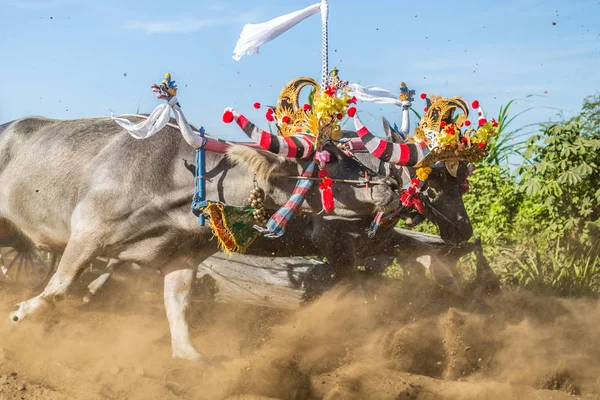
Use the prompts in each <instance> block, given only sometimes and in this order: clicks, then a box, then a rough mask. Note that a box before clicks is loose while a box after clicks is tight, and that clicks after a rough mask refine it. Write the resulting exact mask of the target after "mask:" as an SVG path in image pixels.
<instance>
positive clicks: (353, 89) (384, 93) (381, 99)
mask: <svg viewBox="0 0 600 400" xmlns="http://www.w3.org/2000/svg"><path fill="white" fill-rule="evenodd" d="M348 89H349V92H348V95H350V96H356V98H357V99H358V100H362V101H367V102H369V103H377V104H395V105H397V106H398V107H402V106H403V105H404V103H405V101H403V100H400V96H399V95H397V94H394V93H392V92H390V91H389V90H385V89H381V88H378V87H375V86H365V87H363V86H360V85H359V84H358V83H351V84H350V85H348Z"/></svg>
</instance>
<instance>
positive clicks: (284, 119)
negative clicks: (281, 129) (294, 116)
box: [281, 115, 290, 124]
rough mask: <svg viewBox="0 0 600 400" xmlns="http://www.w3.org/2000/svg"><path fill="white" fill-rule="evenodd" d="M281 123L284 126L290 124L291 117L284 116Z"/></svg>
mask: <svg viewBox="0 0 600 400" xmlns="http://www.w3.org/2000/svg"><path fill="white" fill-rule="evenodd" d="M281 122H283V123H284V124H287V123H289V122H290V117H289V116H287V115H284V116H283V118H281Z"/></svg>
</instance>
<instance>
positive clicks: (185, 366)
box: [0, 279, 600, 400]
mask: <svg viewBox="0 0 600 400" xmlns="http://www.w3.org/2000/svg"><path fill="white" fill-rule="evenodd" d="M409 288H410V289H409ZM161 289H162V286H161V282H160V280H158V279H150V280H149V281H148V280H144V281H140V280H138V279H129V280H127V281H121V282H113V285H112V286H111V287H109V288H107V291H106V292H105V293H103V294H102V295H99V296H97V297H96V298H95V299H94V301H93V302H92V303H91V304H88V305H85V306H84V305H83V304H82V303H81V297H80V296H79V295H76V294H74V295H72V296H69V297H68V298H67V299H66V300H65V301H64V302H62V303H60V304H59V305H57V306H56V307H55V308H54V309H53V310H51V311H50V312H47V313H45V315H44V316H43V317H41V318H40V319H38V320H36V321H26V324H25V323H24V324H23V325H22V326H21V327H20V328H19V329H18V330H16V331H15V330H9V329H8V327H7V326H2V327H1V328H0V349H1V350H0V399H36V400H38V399H50V400H55V399H56V400H58V399H82V400H85V399H144V400H147V399H247V400H250V399H256V400H258V399H262V400H265V399H311V398H315V399H367V398H368V399H382V400H383V399H390V400H392V399H398V400H401V399H407V400H415V399H427V400H438V399H478V400H479V399H541V400H546V399H557V400H558V399H567V398H571V399H572V398H574V397H573V396H572V395H571V394H570V393H577V394H579V395H580V396H581V398H588V399H600V324H599V323H598V321H600V307H599V306H598V303H596V302H585V301H572V300H569V301H565V300H557V299H552V298H539V297H533V296H530V295H527V294H516V293H504V294H503V295H500V296H498V297H496V298H494V299H492V300H488V301H487V302H485V303H483V302H473V303H472V304H468V303H459V302H458V301H457V300H455V299H454V300H453V299H452V298H450V297H448V295H444V294H443V293H439V292H438V291H437V290H434V289H432V287H431V286H429V283H423V284H421V285H414V284H411V285H406V286H405V287H404V288H400V287H390V286H389V285H388V286H386V287H378V289H377V299H378V301H377V303H376V304H371V305H365V304H363V302H362V301H361V299H360V298H354V297H352V296H341V295H339V294H338V293H330V294H329V295H327V296H326V297H324V298H323V299H321V300H319V301H318V302H316V303H315V304H312V305H310V306H307V307H304V308H302V309H300V310H298V311H294V312H287V311H286V312H282V311H276V310H271V309H261V308H256V307H249V306H244V307H242V306H236V305H222V304H213V303H206V302H197V303H195V305H194V311H193V315H191V317H192V321H193V337H194V342H195V344H196V345H197V346H198V348H199V349H200V350H201V351H203V352H204V354H205V355H206V356H208V357H210V358H211V364H210V365H209V366H207V367H204V368H200V367H198V366H196V365H194V364H191V363H188V362H183V361H174V360H172V359H171V358H170V339H169V332H168V326H167V322H166V317H165V315H164V309H163V307H162V298H161V295H160V292H161ZM0 291H1V292H0V315H4V316H6V315H7V314H8V312H9V310H10V308H11V307H12V306H13V305H14V304H15V303H16V302H17V301H20V300H23V299H24V298H25V297H27V294H25V293H22V292H21V293H19V292H16V291H11V290H7V289H6V288H2V287H0ZM542 389H554V390H542Z"/></svg>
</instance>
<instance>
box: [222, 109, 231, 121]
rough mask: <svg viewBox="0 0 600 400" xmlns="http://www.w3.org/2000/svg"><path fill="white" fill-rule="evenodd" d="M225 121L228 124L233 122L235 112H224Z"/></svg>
mask: <svg viewBox="0 0 600 400" xmlns="http://www.w3.org/2000/svg"><path fill="white" fill-rule="evenodd" d="M223 122H225V123H226V124H229V123H231V122H233V113H232V112H231V111H229V110H227V111H225V113H223Z"/></svg>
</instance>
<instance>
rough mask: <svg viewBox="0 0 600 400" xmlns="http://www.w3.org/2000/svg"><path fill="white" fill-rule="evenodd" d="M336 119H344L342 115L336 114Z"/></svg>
mask: <svg viewBox="0 0 600 400" xmlns="http://www.w3.org/2000/svg"><path fill="white" fill-rule="evenodd" d="M336 118H337V119H342V118H344V115H343V114H338V115H336Z"/></svg>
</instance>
